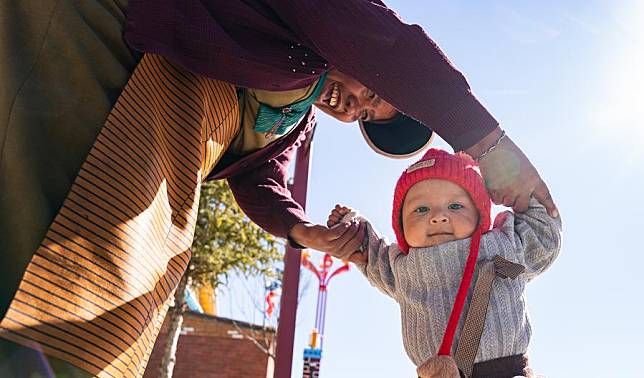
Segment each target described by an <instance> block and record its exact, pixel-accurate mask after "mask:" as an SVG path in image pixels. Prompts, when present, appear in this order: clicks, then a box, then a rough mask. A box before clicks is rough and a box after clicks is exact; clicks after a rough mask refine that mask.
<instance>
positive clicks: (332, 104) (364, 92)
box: [315, 69, 398, 122]
mask: <svg viewBox="0 0 644 378" xmlns="http://www.w3.org/2000/svg"><path fill="white" fill-rule="evenodd" d="M315 106H317V107H318V108H319V109H320V110H322V111H323V112H325V113H326V114H328V115H330V116H331V117H333V118H335V119H337V120H340V121H342V122H355V121H357V120H359V119H361V120H363V121H370V122H372V121H386V120H389V119H392V118H394V117H395V116H396V114H397V113H398V111H397V110H396V108H394V107H393V106H392V105H391V104H389V103H388V102H386V101H385V100H383V99H381V98H380V97H379V96H378V95H377V94H375V93H373V92H372V91H370V90H369V89H368V88H367V87H365V86H364V85H362V84H360V83H359V82H358V81H357V80H355V79H354V78H352V77H350V76H348V75H345V74H343V73H342V72H340V71H338V70H335V69H334V70H331V71H329V73H328V75H327V77H326V81H325V82H324V87H323V88H322V92H321V93H320V96H319V97H318V99H317V100H316V101H315Z"/></svg>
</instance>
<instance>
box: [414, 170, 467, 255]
mask: <svg viewBox="0 0 644 378" xmlns="http://www.w3.org/2000/svg"><path fill="white" fill-rule="evenodd" d="M478 222H479V212H478V210H477V209H476V206H474V202H472V199H471V198H470V196H469V194H467V192H466V191H465V190H464V189H463V188H461V187H460V186H459V185H457V184H454V183H453V182H451V181H446V180H435V179H431V180H423V181H419V182H418V183H416V184H415V185H414V186H412V187H411V188H410V189H409V191H408V192H407V196H406V197H405V202H404V203H403V209H402V224H403V232H404V233H405V240H407V243H408V244H409V246H410V247H431V246H434V245H437V244H441V243H445V242H448V241H452V240H459V239H465V238H468V237H470V236H472V233H474V230H475V229H476V226H477V225H478Z"/></svg>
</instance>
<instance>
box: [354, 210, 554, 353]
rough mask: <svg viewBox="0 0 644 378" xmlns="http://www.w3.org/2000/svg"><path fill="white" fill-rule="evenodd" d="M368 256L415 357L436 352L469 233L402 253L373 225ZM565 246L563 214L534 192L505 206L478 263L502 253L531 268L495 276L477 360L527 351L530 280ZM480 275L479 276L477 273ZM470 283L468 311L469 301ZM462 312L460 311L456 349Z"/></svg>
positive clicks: (373, 278) (365, 268)
mask: <svg viewBox="0 0 644 378" xmlns="http://www.w3.org/2000/svg"><path fill="white" fill-rule="evenodd" d="M368 238H369V244H368V245H369V246H368V263H367V264H364V265H358V268H359V269H360V270H361V271H362V273H363V274H364V275H365V276H366V277H367V279H368V280H369V282H370V283H371V284H372V285H373V286H375V287H377V288H378V289H379V290H380V291H382V292H383V293H385V294H387V295H389V296H390V297H392V298H393V299H394V300H396V302H398V304H399V305H400V313H401V321H402V333H403V334H402V336H403V344H404V346H405V350H406V351H407V354H408V355H409V357H410V358H411V360H412V361H413V363H414V364H416V365H420V364H422V363H423V362H424V361H425V360H427V359H428V358H430V357H431V356H433V355H435V354H436V352H437V351H438V348H439V346H440V343H441V340H442V337H443V333H444V331H445V327H446V326H447V320H448V318H449V314H450V311H451V308H452V305H453V303H454V298H455V297H456V292H457V290H458V286H459V283H460V280H461V276H462V272H463V269H464V267H465V260H466V258H467V255H468V252H469V245H470V239H469V238H468V239H462V240H455V241H452V242H448V243H444V244H440V245H437V246H433V247H429V248H411V249H410V250H409V254H408V255H406V256H405V255H403V254H402V253H401V251H400V249H399V248H398V245H397V244H395V243H394V244H390V243H388V241H387V240H386V239H384V238H381V237H380V236H379V235H378V234H377V233H376V231H375V230H374V229H373V227H371V225H369V227H368ZM560 247H561V218H556V219H554V218H551V217H550V216H549V215H548V214H547V213H546V210H545V208H544V207H543V206H542V205H541V204H539V203H538V202H537V201H536V200H535V199H534V198H532V199H531V200H530V206H529V209H528V211H527V212H525V213H522V214H514V213H512V212H510V211H506V212H503V213H501V214H499V215H498V216H497V217H496V220H495V222H494V227H493V229H492V230H490V231H489V232H487V233H485V234H484V235H483V237H482V238H481V246H480V249H479V257H478V261H477V263H479V264H480V263H481V262H483V261H489V260H491V259H492V258H493V257H494V256H495V255H500V256H502V257H504V258H506V259H508V260H510V261H513V262H517V263H519V264H522V265H524V266H525V267H526V272H525V273H524V274H522V275H520V276H519V277H518V278H516V279H514V280H511V279H500V278H498V277H497V278H495V279H494V283H493V286H492V295H491V299H490V306H489V308H488V313H487V318H486V320H485V328H484V330H483V335H482V337H481V344H480V347H479V351H478V354H477V356H476V362H481V361H487V360H491V359H494V358H499V357H505V356H511V355H516V354H522V353H525V352H526V351H527V348H528V343H529V341H530V335H531V333H532V331H531V327H530V320H529V317H528V312H527V309H526V295H525V284H526V282H528V281H530V280H531V279H532V278H534V277H535V276H536V275H538V274H540V273H541V272H543V271H545V270H546V269H547V268H548V267H549V266H550V265H551V264H552V262H553V261H554V260H555V258H556V257H557V255H558V253H559V249H560ZM476 278H477V276H475V277H474V279H476ZM473 286H474V285H473V284H472V285H471V287H470V291H469V293H468V299H467V301H466V304H465V307H464V312H463V314H465V313H466V311H467V310H468V308H469V302H470V299H471V294H472V287H473ZM464 318H465V316H464V315H463V316H461V319H460V323H459V326H458V329H457V332H456V339H455V342H454V346H453V350H452V353H453V352H454V351H455V349H456V345H457V342H458V338H459V336H460V331H461V328H462V326H463V322H464Z"/></svg>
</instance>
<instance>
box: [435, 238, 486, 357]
mask: <svg viewBox="0 0 644 378" xmlns="http://www.w3.org/2000/svg"><path fill="white" fill-rule="evenodd" d="M480 244H481V227H478V228H477V229H476V231H474V234H473V235H472V241H471V243H470V253H469V255H468V256H467V262H465V270H463V278H462V279H461V284H460V286H459V287H458V292H457V293H456V299H455V300H454V307H453V308H452V312H451V313H450V315H449V321H448V322H447V328H446V329H445V334H444V335H443V342H442V343H441V346H440V349H438V355H439V356H449V355H450V354H451V350H452V342H453V341H454V333H455V332H456V326H458V320H459V319H460V317H461V313H462V312H463V305H464V304H465V299H466V298H467V291H468V289H469V287H470V284H471V283H472V276H474V268H475V267H476V258H477V257H478V255H479V245H480Z"/></svg>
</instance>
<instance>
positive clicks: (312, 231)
mask: <svg viewBox="0 0 644 378" xmlns="http://www.w3.org/2000/svg"><path fill="white" fill-rule="evenodd" d="M366 229H367V227H366V224H365V223H364V222H361V223H358V222H351V223H339V224H336V225H335V226H333V227H325V226H322V225H320V224H311V223H298V224H296V225H295V226H293V228H291V231H290V232H289V237H290V238H291V239H293V240H294V241H295V242H297V243H298V244H301V245H303V246H305V247H308V248H312V249H315V250H318V251H323V252H326V253H328V254H330V255H331V256H333V257H337V258H339V259H341V260H349V261H353V260H354V259H356V258H357V256H356V257H354V258H351V255H353V254H354V252H356V251H358V249H359V248H360V245H361V244H362V241H363V240H364V237H365V232H366Z"/></svg>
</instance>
